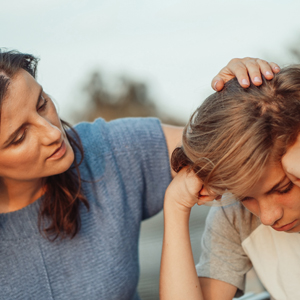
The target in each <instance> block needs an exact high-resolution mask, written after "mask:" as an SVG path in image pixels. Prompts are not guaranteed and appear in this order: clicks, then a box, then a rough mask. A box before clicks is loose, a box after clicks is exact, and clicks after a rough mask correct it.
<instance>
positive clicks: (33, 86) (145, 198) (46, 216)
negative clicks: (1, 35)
mask: <svg viewBox="0 0 300 300" xmlns="http://www.w3.org/2000/svg"><path fill="white" fill-rule="evenodd" d="M248 61H249V60H247V59H246V60H241V65H242V66H245V65H246V64H247V62H248ZM234 64H236V66H238V65H239V60H237V61H234ZM234 64H231V65H233V67H232V68H231V65H230V64H229V66H228V67H227V73H229V76H233V74H230V72H231V69H233V71H234V70H235V69H240V66H238V67H236V66H234ZM260 64H261V66H262V67H259V61H258V63H256V68H254V69H252V73H251V72H250V71H249V72H250V75H251V74H252V75H253V76H254V75H255V74H257V73H259V72H260V69H262V71H263V72H267V71H268V70H269V71H270V72H271V67H270V66H269V65H267V64H266V63H260ZM266 65H267V66H266ZM36 66H37V59H36V58H35V57H33V56H32V55H29V54H22V53H19V52H16V51H10V52H5V51H2V52H1V53H0V103H1V119H0V130H1V134H0V177H1V181H0V182H1V184H0V199H1V200H0V240H1V243H0V255H1V259H0V270H1V272H0V299H39V300H40V299H84V298H85V299H114V300H115V299H139V296H138V294H137V291H136V287H137V282H138V274H139V266H138V249H137V248H138V246H137V245H138V236H139V228H140V223H141V221H142V220H143V219H146V218H149V217H151V216H153V215H154V214H155V213H157V212H158V211H160V210H161V209H162V204H163V195H164V192H165V189H166V187H167V186H168V184H169V182H170V180H171V173H170V167H169V155H168V154H169V153H171V152H172V151H173V149H174V148H175V146H176V145H177V143H178V141H179V140H180V137H181V128H175V127H170V126H165V125H163V126H161V124H160V122H159V121H158V120H156V119H153V118H144V119H138V118H137V119H123V120H117V121H113V122H109V123H106V122H105V121H104V120H101V119H98V120H96V121H95V122H94V123H93V124H90V123H81V124H78V125H77V126H76V127H75V128H74V129H71V128H69V127H68V125H67V123H65V122H63V121H62V120H60V119H59V116H58V115H57V112H56V109H55V106H54V104H53V102H52V100H51V97H50V96H49V95H48V94H47V93H46V92H45V91H43V88H42V87H41V86H40V85H39V84H38V83H37V81H36V79H35V74H36ZM273 67H274V65H273ZM225 70H226V69H225ZM223 71H224V70H223ZM223 71H222V72H223ZM245 71H247V69H244V73H243V72H242V73H243V74H242V77H241V75H240V76H239V80H242V79H243V78H245V77H247V73H246V72H245ZM275 71H276V70H275ZM219 76H221V79H220V77H219ZM226 76H228V74H226ZM226 76H225V77H226ZM259 76H260V75H259ZM218 78H219V79H218ZM224 79H226V78H224ZM222 80H223V79H222V74H219V75H218V77H217V78H216V79H215V81H217V86H219V87H220V86H222V85H223V83H222ZM168 149H169V151H168Z"/></svg>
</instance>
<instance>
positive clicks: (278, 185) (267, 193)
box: [265, 175, 287, 195]
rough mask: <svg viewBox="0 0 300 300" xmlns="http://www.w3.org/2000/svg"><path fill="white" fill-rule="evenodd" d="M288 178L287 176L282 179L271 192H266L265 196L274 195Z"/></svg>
mask: <svg viewBox="0 0 300 300" xmlns="http://www.w3.org/2000/svg"><path fill="white" fill-rule="evenodd" d="M286 178H287V176H286V175H284V176H283V178H281V180H280V181H279V182H278V183H276V184H275V185H274V186H273V187H272V188H271V189H270V190H268V191H267V192H265V194H266V195H270V194H272V193H274V192H275V191H276V190H277V189H278V188H279V187H280V185H281V184H282V183H283V182H284V181H285V179H286Z"/></svg>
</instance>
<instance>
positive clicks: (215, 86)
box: [214, 81, 219, 91]
mask: <svg viewBox="0 0 300 300" xmlns="http://www.w3.org/2000/svg"><path fill="white" fill-rule="evenodd" d="M218 82H219V81H216V82H215V84H214V90H215V91H217V84H218Z"/></svg>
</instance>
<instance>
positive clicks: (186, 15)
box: [0, 0, 300, 119]
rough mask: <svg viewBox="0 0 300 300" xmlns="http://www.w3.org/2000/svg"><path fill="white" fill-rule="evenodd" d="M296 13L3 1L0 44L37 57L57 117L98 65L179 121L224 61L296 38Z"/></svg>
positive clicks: (257, 0)
mask: <svg viewBox="0 0 300 300" xmlns="http://www.w3.org/2000/svg"><path fill="white" fill-rule="evenodd" d="M299 9H300V2H298V1H288V2H283V1H280V0H264V1H261V0H252V1H250V0H245V1H241V0H230V1H229V0H228V1H222V0H212V1H200V0H185V1H183V0H152V1H149V0H145V1H138V0H126V1H124V0H123V1H122V0H110V1H108V0H102V1H99V0H98V1H96V0H85V1H84V0H73V1H71V0H59V1H58V0H51V1H45V0H39V1H38V0H26V1H17V0H12V1H5V2H4V1H3V3H1V11H0V36H1V46H5V47H9V48H13V49H19V50H20V51H27V52H31V53H33V54H36V55H38V56H40V57H41V63H40V68H39V79H40V81H41V82H42V84H43V85H44V87H45V88H46V89H47V90H49V91H50V93H51V94H53V95H54V96H55V97H56V99H57V101H58V103H59V104H60V107H61V112H62V114H63V115H67V113H68V110H69V109H68V106H70V104H72V103H73V102H74V101H78V100H79V99H78V97H77V95H78V94H79V91H80V87H81V86H80V84H82V81H83V80H84V77H85V76H87V74H88V72H89V71H90V70H92V69H95V68H97V67H100V68H102V69H103V70H104V71H105V70H106V71H108V72H112V73H127V74H129V75H132V76H135V77H138V78H141V79H142V80H148V81H149V83H150V86H152V87H153V88H154V93H155V97H156V98H157V99H158V101H159V105H161V106H162V107H164V108H166V109H168V111H173V112H174V114H178V115H182V116H183V117H184V118H185V119H187V117H188V115H189V114H190V113H191V112H192V111H193V110H194V108H195V107H196V106H197V105H198V104H200V102H201V100H203V98H204V97H205V96H206V95H207V94H208V93H210V92H211V89H210V80H211V79H212V77H213V76H214V75H215V74H216V73H217V72H218V70H219V69H221V68H222V67H223V66H224V65H225V64H227V63H228V61H229V60H230V59H231V58H232V57H244V56H264V57H263V58H268V57H278V56H280V55H283V53H285V51H286V47H287V46H288V45H289V44H290V43H292V42H293V40H294V39H296V38H297V37H298V38H299V39H300V34H299V33H300V30H299V29H300V18H299V13H298V12H299ZM297 34H299V36H297ZM268 53H270V55H268Z"/></svg>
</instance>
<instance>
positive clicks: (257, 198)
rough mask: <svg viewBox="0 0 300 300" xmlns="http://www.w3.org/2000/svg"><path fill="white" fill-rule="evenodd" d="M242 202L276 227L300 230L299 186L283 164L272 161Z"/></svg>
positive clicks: (262, 220) (280, 229) (281, 229)
mask: <svg viewBox="0 0 300 300" xmlns="http://www.w3.org/2000/svg"><path fill="white" fill-rule="evenodd" d="M247 194H248V196H247V197H245V198H243V199H241V201H242V204H243V205H244V206H245V207H246V208H247V209H248V210H250V211H251V212H252V213H253V214H254V215H256V216H257V217H259V218H260V220H261V222H262V223H263V224H264V225H268V226H272V228H273V229H275V230H277V231H285V232H300V188H299V187H298V186H296V185H294V184H293V183H292V182H291V181H290V180H289V178H288V177H287V176H286V175H285V173H284V171H283V169H282V166H281V164H280V163H278V164H276V165H275V164H269V165H268V166H267V167H266V168H265V169H264V172H263V174H262V176H261V178H260V180H259V182H258V184H257V185H255V187H254V188H253V189H252V190H250V191H249V192H248V193H247Z"/></svg>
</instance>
